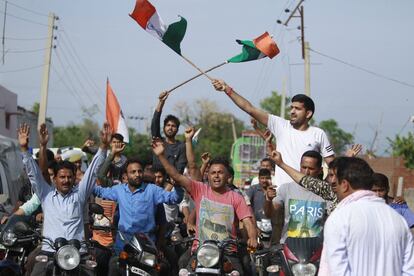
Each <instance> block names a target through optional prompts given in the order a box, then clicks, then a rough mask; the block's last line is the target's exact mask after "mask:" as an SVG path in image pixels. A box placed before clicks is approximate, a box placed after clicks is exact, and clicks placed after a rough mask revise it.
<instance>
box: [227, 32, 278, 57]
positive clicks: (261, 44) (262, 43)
mask: <svg viewBox="0 0 414 276" xmlns="http://www.w3.org/2000/svg"><path fill="white" fill-rule="evenodd" d="M236 42H237V43H239V44H240V45H243V48H242V52H241V53H240V54H238V55H237V56H234V57H232V58H230V59H228V60H227V62H233V63H236V62H245V61H250V60H256V59H261V58H264V57H269V58H273V57H275V56H276V55H277V54H279V52H280V50H279V48H278V47H277V45H276V42H274V41H273V39H272V38H271V37H270V35H269V33H268V32H265V33H264V34H262V35H261V36H259V37H258V38H255V39H253V40H236Z"/></svg>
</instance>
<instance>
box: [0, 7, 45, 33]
mask: <svg viewBox="0 0 414 276" xmlns="http://www.w3.org/2000/svg"><path fill="white" fill-rule="evenodd" d="M7 3H9V2H7ZM0 12H1V13H4V10H0ZM6 15H8V16H10V17H13V18H16V19H19V20H22V21H26V22H29V23H32V24H36V25H40V26H44V27H49V25H47V24H43V23H40V22H36V21H33V20H29V19H26V18H23V17H20V16H17V15H14V14H11V13H9V12H7V13H6Z"/></svg>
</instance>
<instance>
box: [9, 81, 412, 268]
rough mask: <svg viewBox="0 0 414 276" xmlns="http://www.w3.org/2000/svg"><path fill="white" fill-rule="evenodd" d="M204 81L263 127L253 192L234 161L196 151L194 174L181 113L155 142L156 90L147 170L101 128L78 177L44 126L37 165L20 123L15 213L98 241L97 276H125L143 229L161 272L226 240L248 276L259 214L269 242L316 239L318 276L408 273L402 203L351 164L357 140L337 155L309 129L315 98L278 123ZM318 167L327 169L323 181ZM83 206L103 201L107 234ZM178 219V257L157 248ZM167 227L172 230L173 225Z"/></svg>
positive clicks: (44, 249)
mask: <svg viewBox="0 0 414 276" xmlns="http://www.w3.org/2000/svg"><path fill="white" fill-rule="evenodd" d="M212 84H213V86H214V88H215V89H216V90H217V91H220V92H224V93H225V94H226V95H227V97H228V98H229V99H230V100H231V101H233V102H234V103H235V104H236V105H237V106H238V107H239V108H240V109H241V110H243V111H245V112H246V113H247V114H249V115H250V116H251V117H252V118H254V119H255V120H256V121H257V122H258V123H260V124H262V125H264V126H265V127H266V128H267V129H268V131H269V132H268V133H267V135H265V136H264V138H265V139H266V146H267V148H268V157H266V158H264V159H263V160H262V161H261V163H260V170H259V173H258V175H257V178H256V179H253V181H252V185H251V187H250V188H249V189H246V190H244V189H243V187H236V186H235V185H234V184H233V178H234V169H233V168H232V167H231V165H230V162H229V161H228V159H227V158H223V157H220V156H215V154H214V152H211V153H205V154H203V155H202V157H201V161H202V162H201V164H202V165H201V166H200V167H199V166H198V165H197V160H196V157H195V155H194V150H193V144H192V138H193V136H194V133H195V129H194V128H192V127H188V128H186V129H185V135H184V136H185V141H179V140H177V139H176V135H177V132H178V130H179V127H180V121H179V119H178V118H177V117H175V116H173V115H168V116H166V117H165V119H164V123H163V132H164V137H163V136H162V134H161V126H160V124H161V115H162V109H163V106H164V104H165V102H166V100H167V98H168V93H166V92H163V93H161V94H160V96H159V102H158V105H157V107H156V109H155V112H154V116H153V120H152V124H151V132H152V137H153V140H152V145H151V146H152V149H153V160H152V162H148V163H143V162H142V161H141V160H140V159H139V156H140V153H139V152H137V153H136V156H137V157H138V158H135V157H134V158H132V157H130V158H126V157H125V156H124V155H123V154H122V152H123V150H124V149H125V143H124V142H123V139H124V137H122V135H120V134H118V133H113V132H112V130H111V128H110V127H109V125H108V124H106V123H105V124H104V125H103V127H102V130H101V132H100V144H99V147H95V145H94V142H93V141H90V140H88V141H87V142H86V143H85V145H84V147H83V150H84V151H85V152H87V153H89V154H93V155H94V157H93V159H92V161H91V162H90V164H89V166H88V168H87V169H86V171H82V169H81V167H80V166H79V165H76V163H73V162H69V161H67V160H63V161H62V160H56V159H58V158H54V157H53V154H52V155H51V154H50V153H49V152H48V150H47V148H46V145H47V143H48V137H49V135H48V130H47V129H46V127H45V125H42V126H41V127H40V129H39V130H38V134H39V143H40V144H39V156H38V159H37V160H34V159H33V157H32V155H31V154H30V153H29V148H28V142H29V141H28V139H29V135H30V129H29V127H28V126H27V125H25V124H23V125H22V126H20V128H19V130H18V141H19V144H20V149H21V152H22V160H23V164H24V168H25V171H26V173H27V175H28V177H29V180H30V186H29V189H28V188H27V187H26V188H25V192H22V193H25V194H26V196H25V197H22V201H26V202H25V203H24V204H23V205H22V206H20V207H19V208H18V209H17V210H16V212H15V213H16V215H25V216H31V215H36V214H38V213H40V212H41V214H42V217H39V218H38V219H39V220H43V236H45V237H47V238H49V239H51V240H55V239H57V238H59V237H64V238H66V239H68V240H70V239H78V240H89V239H90V238H92V239H93V240H95V241H97V242H99V244H100V245H101V248H99V247H98V248H97V250H96V255H97V256H96V260H97V262H98V270H99V272H98V275H104V274H108V275H121V271H120V269H119V265H118V262H119V254H120V252H121V251H122V249H123V247H124V244H125V241H126V240H129V239H130V238H131V237H132V236H133V235H134V234H135V233H145V234H147V235H148V236H149V238H150V239H151V240H152V241H153V242H154V243H155V244H156V246H157V249H158V251H159V252H160V253H159V257H160V258H161V259H162V261H163V262H164V263H165V266H164V267H165V270H164V271H163V273H164V274H163V275H167V274H171V275H177V274H178V271H179V270H180V269H183V268H188V267H189V266H190V264H191V263H192V262H193V260H194V259H195V258H196V255H195V252H196V250H197V248H198V246H199V244H202V243H203V241H205V240H210V239H215V240H225V239H228V238H231V239H234V240H237V241H241V243H243V244H245V248H244V249H245V250H241V251H242V252H238V254H229V255H228V256H227V258H229V259H230V260H231V262H232V264H233V266H234V267H235V269H236V270H238V271H239V273H240V274H241V275H249V272H248V271H249V270H248V269H249V267H248V265H246V262H245V258H243V256H247V254H248V251H247V249H255V248H257V247H258V246H259V244H258V232H260V229H259V228H258V226H257V225H258V222H260V221H262V220H264V219H269V220H270V221H271V223H272V228H273V233H272V242H273V243H280V244H283V243H284V242H285V240H286V239H287V238H288V237H320V238H321V239H322V238H323V252H322V258H321V261H320V269H319V275H414V243H413V236H412V234H411V232H410V228H412V227H414V214H413V213H412V212H411V210H410V209H409V208H408V206H407V204H406V203H405V202H404V200H403V199H401V198H399V199H393V198H391V197H389V195H388V192H389V183H388V179H387V177H386V176H385V175H383V174H381V173H380V172H373V170H372V169H371V168H370V166H369V165H368V164H367V162H365V161H364V160H363V159H360V158H358V157H356V156H357V155H358V153H359V152H360V151H361V147H360V146H359V145H356V146H353V147H352V148H350V149H349V150H348V151H347V152H346V156H343V157H335V153H334V149H333V147H332V145H331V144H330V142H329V139H328V137H327V135H326V134H325V132H324V131H323V130H322V129H320V128H318V127H315V126H312V125H310V120H311V119H312V117H313V115H314V113H315V104H314V102H313V100H312V99H311V98H309V97H308V96H305V95H302V94H298V95H295V96H294V97H293V98H292V100H291V111H290V120H285V119H283V118H280V117H278V116H276V115H272V114H268V113H266V112H264V111H263V110H261V109H259V108H256V107H255V106H253V105H252V104H251V103H250V102H249V101H248V100H246V99H245V98H243V97H242V96H240V95H239V94H238V93H237V92H236V91H234V90H233V88H232V87H231V86H229V85H228V84H226V83H225V82H224V81H221V80H214V81H213V83H212ZM272 137H274V138H275V140H276V142H275V144H273V142H272ZM55 157H57V156H55ZM323 162H325V163H326V164H327V165H328V168H329V169H328V174H327V176H326V178H325V179H324V178H323V175H324V173H323ZM76 179H77V180H76ZM88 202H97V203H99V204H100V205H101V206H103V207H104V211H105V216H104V217H102V216H94V217H93V219H94V221H93V222H92V223H93V224H101V225H107V224H112V225H114V226H115V228H116V230H115V231H113V232H103V231H97V230H93V231H90V228H88V224H89V217H88V210H87V206H88ZM39 209H41V211H39ZM180 218H181V220H180ZM108 219H109V221H108ZM178 221H182V222H183V223H184V224H185V225H186V226H187V230H188V231H189V232H194V234H195V237H196V240H195V241H194V242H193V244H192V246H191V247H190V248H188V250H187V251H186V252H184V254H183V255H182V256H176V254H175V252H171V251H170V250H169V249H168V247H167V246H166V244H165V235H164V234H165V229H164V228H165V225H166V222H172V223H177V222H178ZM174 231H175V232H176V233H178V232H179V229H178V226H177V225H176V229H174ZM121 233H122V234H121ZM234 250H238V249H237V248H235V249H234ZM52 252H53V250H52V248H50V246H49V245H48V244H42V246H41V248H38V249H37V250H35V251H33V252H32V254H31V255H32V256H31V258H29V259H31V260H32V261H31V262H28V263H27V265H26V266H27V268H26V269H27V274H28V275H45V271H46V267H45V263H44V262H36V261H34V260H35V257H36V255H41V254H43V255H48V256H52V255H53V254H52ZM81 252H82V253H83V255H82V258H88V257H89V256H88V252H87V249H86V248H81ZM84 273H85V274H86V275H92V274H93V271H88V270H87V269H85V271H84ZM243 273H244V274H243Z"/></svg>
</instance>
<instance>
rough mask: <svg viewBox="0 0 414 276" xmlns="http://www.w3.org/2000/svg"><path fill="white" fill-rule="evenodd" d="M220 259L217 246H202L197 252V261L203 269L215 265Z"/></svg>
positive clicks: (208, 244) (209, 244)
mask: <svg viewBox="0 0 414 276" xmlns="http://www.w3.org/2000/svg"><path fill="white" fill-rule="evenodd" d="M219 258H220V251H219V248H218V247H217V245H215V244H211V243H207V244H203V245H202V246H201V247H200V249H199V250H198V252H197V261H198V262H199V263H200V264H201V265H202V266H204V267H212V266H214V265H216V264H217V263H218V261H219Z"/></svg>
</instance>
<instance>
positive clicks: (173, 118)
mask: <svg viewBox="0 0 414 276" xmlns="http://www.w3.org/2000/svg"><path fill="white" fill-rule="evenodd" d="M169 121H171V122H173V123H174V124H175V125H176V126H177V129H178V128H179V127H180V120H179V119H178V118H177V117H175V116H174V115H171V114H169V115H167V117H165V119H164V127H165V126H166V125H167V123H168V122H169Z"/></svg>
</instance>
